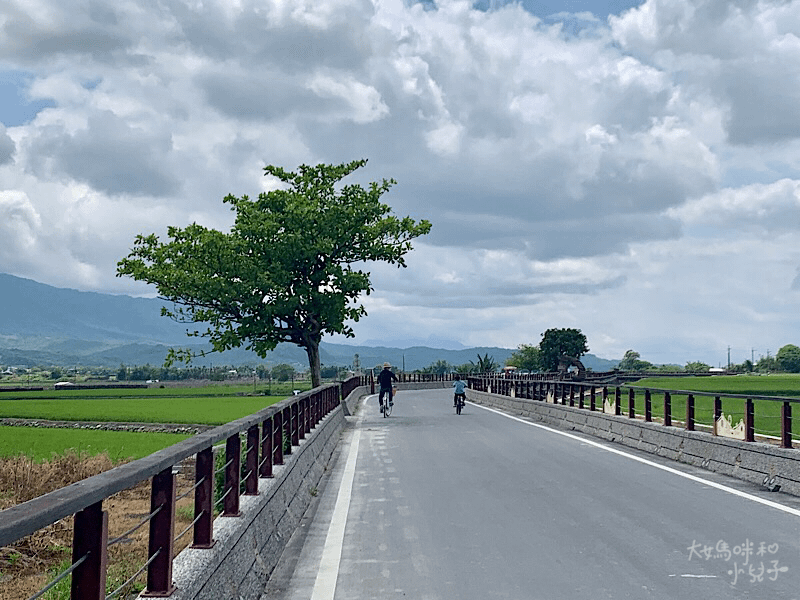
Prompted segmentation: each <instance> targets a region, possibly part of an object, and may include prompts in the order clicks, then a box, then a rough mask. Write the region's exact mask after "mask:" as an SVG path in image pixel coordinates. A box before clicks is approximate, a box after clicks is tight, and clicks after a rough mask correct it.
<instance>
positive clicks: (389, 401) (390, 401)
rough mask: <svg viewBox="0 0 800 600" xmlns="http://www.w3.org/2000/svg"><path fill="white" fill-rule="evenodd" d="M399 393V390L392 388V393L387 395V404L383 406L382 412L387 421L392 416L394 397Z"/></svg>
mask: <svg viewBox="0 0 800 600" xmlns="http://www.w3.org/2000/svg"><path fill="white" fill-rule="evenodd" d="M396 393H397V388H392V391H391V392H389V393H388V394H386V402H384V403H383V404H382V405H381V412H382V413H383V418H384V419H385V418H386V417H388V416H389V415H391V414H392V406H394V395H395V394H396Z"/></svg>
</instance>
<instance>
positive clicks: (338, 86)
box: [0, 0, 800, 366]
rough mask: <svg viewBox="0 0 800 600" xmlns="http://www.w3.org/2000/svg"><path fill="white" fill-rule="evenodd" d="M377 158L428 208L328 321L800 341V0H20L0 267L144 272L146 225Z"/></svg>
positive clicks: (2, 36)
mask: <svg viewBox="0 0 800 600" xmlns="http://www.w3.org/2000/svg"><path fill="white" fill-rule="evenodd" d="M360 158H366V159H368V163H367V166H366V167H365V168H363V169H361V170H359V171H358V172H357V173H355V174H354V175H352V176H351V178H352V182H353V183H362V184H366V183H368V182H370V181H380V180H382V179H384V178H387V179H388V178H393V179H395V180H396V181H397V185H395V186H394V187H393V188H392V189H391V191H390V192H389V193H388V194H387V195H386V196H384V198H383V199H384V200H385V201H386V202H387V203H388V204H389V205H391V206H392V208H393V210H394V212H395V213H396V214H397V215H399V216H405V215H409V216H411V217H413V218H415V219H422V218H424V219H428V220H429V221H431V223H432V224H433V228H432V230H431V233H430V234H429V235H428V236H425V237H423V238H420V239H418V240H417V241H416V243H415V244H414V250H413V252H412V253H411V254H409V255H408V257H407V263H408V268H406V269H397V268H395V267H391V266H387V265H382V264H377V265H372V266H371V267H370V272H371V278H372V284H373V287H374V292H373V293H372V294H370V295H369V296H365V297H364V298H363V304H364V306H365V308H366V310H367V312H368V317H366V318H364V319H362V320H361V321H360V322H358V323H356V324H355V331H356V338H355V339H354V340H343V339H340V338H331V339H330V340H329V341H333V342H340V343H341V342H347V341H349V342H352V343H358V344H366V345H373V344H375V343H383V344H385V345H396V346H401V347H407V346H411V345H414V344H417V343H427V344H428V345H439V346H441V347H458V346H459V345H462V346H466V347H472V346H500V347H505V348H515V347H517V346H518V345H520V344H534V345H535V344H538V343H539V341H540V340H541V336H542V334H543V333H544V332H545V331H546V330H547V329H551V328H562V327H571V328H577V329H580V330H581V331H582V332H583V333H584V334H585V335H586V337H587V340H588V346H589V350H590V352H591V353H593V354H596V355H597V356H600V357H603V358H611V359H619V358H621V357H622V356H623V355H624V353H625V351H626V350H629V349H632V350H635V351H636V352H638V353H639V354H640V355H641V358H642V359H644V360H648V361H650V362H653V363H658V364H663V363H676V364H680V365H683V364H685V363H687V362H689V361H702V362H706V363H708V364H710V365H712V366H718V365H725V364H726V363H727V360H728V356H729V355H730V360H731V362H733V363H741V362H742V361H744V360H745V359H750V358H754V359H755V360H758V358H759V357H761V356H766V355H767V354H770V355H774V354H775V353H776V352H777V350H778V349H779V348H780V347H782V346H784V345H786V344H797V345H800V310H798V309H800V0H758V1H756V0H646V1H645V2H631V1H619V2H593V1H589V0H584V1H579V0H574V1H568V0H561V1H558V0H543V1H535V0H524V1H523V2H521V3H519V2H517V3H514V2H504V1H503V0H479V1H477V2H467V1H458V0H442V1H433V0H426V1H424V2H413V1H409V0H405V1H403V0H313V1H304V0H294V1H287V0H260V1H252V0H159V1H153V0H136V1H133V0H115V1H114V2H107V1H103V0H73V1H71V2H68V3H65V2H61V1H56V0H5V1H4V2H3V3H2V9H0V271H2V272H6V273H10V274H12V275H17V276H20V277H26V278H29V279H34V280H36V281H39V282H42V283H46V284H49V285H54V286H58V287H69V288H73V289H79V290H86V291H97V292H105V293H114V294H130V295H141V296H147V295H149V296H153V295H155V290H154V289H152V288H149V287H147V286H146V285H144V284H142V283H140V282H134V281H132V280H130V279H127V278H117V277H115V273H116V263H117V261H118V260H120V259H121V258H122V257H124V256H126V255H127V254H128V252H129V251H130V249H131V247H132V243H133V239H134V237H135V235H136V234H138V233H151V232H152V233H157V234H158V235H162V236H163V235H164V234H165V232H166V228H167V226H169V225H176V226H185V225H188V224H189V223H192V222H197V223H200V224H202V225H205V226H207V227H214V228H218V229H222V230H226V229H227V228H228V227H229V226H230V224H231V222H232V213H231V212H230V210H229V207H228V206H227V205H224V204H223V203H222V198H223V197H224V196H225V195H227V194H229V193H233V194H235V195H237V196H240V195H243V194H248V195H251V196H254V195H256V194H258V193H259V192H262V191H267V190H269V189H272V188H271V186H274V182H272V181H271V180H269V179H268V178H265V177H264V175H263V167H264V166H265V165H268V164H272V165H279V166H282V167H284V168H287V169H290V170H292V169H295V168H296V167H297V166H299V165H301V164H309V165H311V164H318V163H327V164H339V163H345V162H350V161H352V160H356V159H360Z"/></svg>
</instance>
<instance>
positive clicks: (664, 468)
mask: <svg viewBox="0 0 800 600" xmlns="http://www.w3.org/2000/svg"><path fill="white" fill-rule="evenodd" d="M470 404H472V405H473V406H477V407H478V408H482V409H483V410H488V411H489V412H493V413H497V414H498V415H501V416H503V417H506V418H507V419H513V420H514V421H519V422H520V423H524V424H525V425H530V426H531V427H538V428H539V429H544V430H546V431H550V432H552V433H556V434H558V435H561V436H564V437H567V438H570V439H573V440H577V441H579V442H581V443H583V444H589V445H590V446H594V447H595V448H600V449H602V450H606V451H608V452H611V453H613V454H618V455H619V456H624V457H626V458H630V459H631V460H635V461H637V462H640V463H642V464H645V465H649V466H651V467H655V468H656V469H661V470H662V471H666V472H667V473H672V474H673V475H678V476H679V477H683V478H685V479H690V480H692V481H696V482H697V483H702V484H703V485H707V486H709V487H713V488H716V489H718V490H721V491H723V492H727V493H729V494H733V495H734V496H739V497H740V498H745V499H746V500H752V501H753V502H758V503H759V504H764V505H765V506H769V507H771V508H775V509H777V510H780V511H783V512H785V513H788V514H790V515H794V516H796V517H800V510H797V509H795V508H790V507H788V506H784V505H783V504H778V503H777V502H773V501H772V500H765V499H764V498H759V497H758V496H753V495H752V494H748V493H747V492H742V491H740V490H737V489H734V488H732V487H728V486H727V485H722V484H721V483H715V482H713V481H709V480H707V479H703V478H702V477H697V476H696V475H691V474H689V473H684V472H683V471H679V470H678V469H673V468H672V467H667V466H665V465H660V464H658V463H657V462H653V461H651V460H647V459H646V458H642V457H640V456H636V455H635V454H630V453H628V452H625V451H624V450H619V449H617V448H612V447H610V446H606V445H605V444H601V443H600V442H595V441H594V440H590V439H586V438H583V437H580V436H577V435H574V434H572V433H567V432H566V431H561V430H559V429H554V428H552V427H548V426H547V425H541V424H539V423H532V422H531V421H526V420H525V419H521V418H519V417H515V416H514V415H509V414H507V413H504V412H502V411H500V410H497V409H495V408H489V407H488V406H482V405H480V404H475V403H473V402H470Z"/></svg>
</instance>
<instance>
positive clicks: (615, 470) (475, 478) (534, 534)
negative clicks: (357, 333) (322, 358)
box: [262, 390, 800, 600]
mask: <svg viewBox="0 0 800 600" xmlns="http://www.w3.org/2000/svg"><path fill="white" fill-rule="evenodd" d="M350 419H351V422H350V425H349V427H348V429H347V430H346V431H345V433H344V437H343V440H342V443H341V445H340V448H339V450H338V451H337V460H336V463H335V466H334V468H333V469H332V470H331V472H330V474H329V476H327V477H326V482H325V484H324V486H323V487H321V488H320V490H319V497H318V503H317V505H316V507H315V511H314V513H313V514H312V515H309V517H308V519H307V522H306V523H305V524H304V526H303V527H302V528H301V529H300V530H299V531H298V534H296V538H295V539H293V541H292V543H291V544H290V546H289V547H288V548H287V551H286V552H285V553H284V556H283V558H282V561H281V564H280V565H279V567H278V569H277V570H276V572H275V573H274V574H273V577H272V579H271V582H270V584H269V586H268V588H267V590H266V591H265V592H264V595H263V596H262V600H299V599H301V598H302V599H307V598H314V599H315V600H349V599H356V598H358V599H365V598H382V599H386V598H415V599H417V598H418V599H425V600H434V599H450V598H459V599H462V598H465V599H468V598H476V599H481V600H483V599H486V598H513V599H523V598H524V599H532V598H541V599H546V600H554V599H559V598H564V599H570V600H581V599H585V600H597V599H599V598H663V599H674V598H689V597H700V598H704V599H723V598H725V599H729V598H752V597H765V598H766V597H771V598H787V599H791V598H800V592H798V591H797V590H800V585H798V584H800V560H798V547H800V503H798V499H796V498H794V497H790V496H785V495H783V494H774V493H773V494H770V493H768V492H764V491H760V490H758V489H756V488H754V487H753V486H749V485H748V484H745V483H742V482H740V481H735V480H732V479H730V478H725V477H723V476H718V475H714V474H709V473H706V472H701V471H699V470H697V469H693V468H691V467H686V466H684V465H678V464H675V463H671V462H668V461H665V460H661V459H657V458H656V459H654V458H653V457H652V456H649V455H643V454H637V453H633V452H631V451H629V450H624V449H621V448H619V447H615V446H613V444H605V443H603V444H602V445H601V444H599V443H597V442H596V441H595V440H592V439H590V438H585V437H579V436H575V435H572V434H567V433H565V432H558V431H555V430H551V429H547V428H543V427H541V426H538V425H536V424H531V423H527V422H523V421H521V420H519V419H514V418H509V417H508V416H504V415H501V414H499V413H496V412H494V411H491V410H487V409H484V408H481V407H479V406H476V405H473V404H468V405H467V407H466V408H465V411H464V414H462V415H461V416H456V415H455V414H454V411H453V409H452V394H451V393H450V392H449V390H427V391H407V392H401V393H400V394H398V396H397V398H396V405H395V410H394V413H393V414H392V416H391V417H389V418H388V419H383V418H382V417H381V415H380V414H379V412H378V408H377V401H376V399H375V397H369V398H368V399H367V400H366V402H365V404H364V405H362V407H361V409H360V410H359V411H358V413H357V414H356V416H354V417H351V418H350ZM606 448H611V449H612V451H608V450H607V449H606ZM778 502H780V504H776V503H778ZM762 565H763V569H762Z"/></svg>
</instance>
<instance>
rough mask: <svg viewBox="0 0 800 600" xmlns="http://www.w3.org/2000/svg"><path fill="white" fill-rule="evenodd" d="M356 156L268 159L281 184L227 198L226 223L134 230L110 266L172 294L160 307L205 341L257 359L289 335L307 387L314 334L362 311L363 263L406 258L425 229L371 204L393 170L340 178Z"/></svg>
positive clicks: (345, 329)
mask: <svg viewBox="0 0 800 600" xmlns="http://www.w3.org/2000/svg"><path fill="white" fill-rule="evenodd" d="M366 162H367V161H366V160H358V161H353V162H351V163H347V164H341V165H324V164H320V165H317V166H306V165H301V166H300V167H298V169H297V171H296V172H290V171H286V170H284V169H282V168H280V167H276V166H271V165H270V166H267V167H265V168H264V172H265V174H266V175H270V176H272V177H274V178H277V179H278V180H279V181H280V182H281V184H282V185H281V186H280V187H279V188H278V189H276V190H273V191H270V192H266V193H263V192H262V193H261V194H259V195H258V198H256V199H253V200H251V199H250V198H249V197H248V196H242V197H240V198H237V197H236V196H233V195H229V196H227V197H226V198H225V199H224V202H226V203H227V204H230V205H231V210H232V211H235V213H236V219H235V223H234V225H233V227H232V228H231V230H230V232H228V233H224V232H221V231H217V230H214V229H208V228H206V227H203V226H202V225H198V224H196V223H194V224H191V225H189V226H187V227H185V228H179V227H170V228H169V229H168V231H167V235H168V237H169V240H168V241H166V242H162V241H161V240H160V239H159V238H158V237H157V236H156V235H155V234H150V235H139V236H137V237H136V239H135V240H134V246H133V249H132V251H131V253H130V254H129V255H128V256H127V257H126V258H124V259H122V260H121V261H120V262H119V263H118V265H117V275H118V276H123V275H125V276H129V277H132V278H134V279H136V280H140V281H146V282H148V283H152V284H154V285H155V286H156V288H157V290H158V293H159V295H160V297H161V298H162V299H163V300H166V301H167V302H169V303H171V307H167V306H165V307H163V308H162V314H163V315H166V316H169V317H172V318H174V319H176V320H178V321H181V322H186V323H191V324H193V325H194V326H198V324H204V325H203V326H204V327H205V329H202V328H200V329H190V330H187V333H188V335H190V336H200V337H206V338H208V340H209V342H210V344H211V347H212V349H213V351H217V352H220V351H224V350H228V349H231V348H236V347H240V346H243V345H244V346H245V348H246V349H248V350H253V351H255V352H256V353H257V354H258V355H259V356H261V357H262V358H264V357H265V356H266V354H267V352H269V351H270V350H272V349H274V348H275V346H276V345H277V344H278V343H280V342H291V343H294V344H297V345H298V346H300V347H302V348H304V349H305V350H306V353H307V354H308V362H309V367H310V369H311V380H312V384H313V385H314V386H317V385H319V384H320V380H321V379H320V355H319V344H320V341H321V340H322V336H323V335H325V334H333V333H338V334H343V335H345V336H348V337H352V336H353V335H354V334H353V330H352V327H351V325H350V324H349V322H352V321H358V320H359V319H360V318H361V317H362V316H364V315H366V310H365V309H364V307H363V306H362V305H360V304H358V303H357V300H358V298H359V296H360V295H361V294H362V293H366V294H369V293H370V292H371V291H372V286H371V284H370V278H369V272H367V271H365V270H363V268H364V265H366V264H368V263H370V262H373V261H380V262H386V263H389V264H393V265H397V266H399V267H405V266H406V264H405V260H404V256H405V254H406V253H408V252H409V251H410V250H411V249H412V245H411V241H412V240H413V239H414V238H416V237H418V236H420V235H424V234H427V233H428V232H429V231H430V228H431V225H430V223H429V222H428V221H425V220H420V221H414V220H413V219H412V218H410V217H404V218H398V217H397V216H395V215H393V214H392V212H391V208H390V207H389V206H388V205H386V204H384V203H383V202H381V196H382V195H383V194H384V193H386V192H388V191H389V189H390V188H391V186H392V185H394V184H395V183H396V182H395V181H394V180H386V179H384V180H383V181H381V182H372V183H370V184H369V185H368V186H367V187H366V188H364V187H362V186H361V185H357V184H348V185H340V182H341V180H342V179H344V178H345V177H346V176H348V175H350V174H351V173H352V172H353V171H355V170H356V169H358V168H360V167H362V166H364V165H365V164H366ZM176 358H179V359H186V360H188V359H190V358H191V354H190V353H189V352H188V351H185V350H173V351H172V352H171V354H170V356H169V359H170V360H174V359H176Z"/></svg>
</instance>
